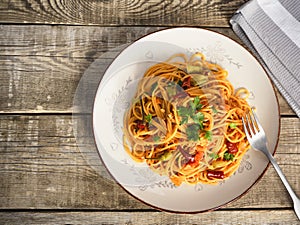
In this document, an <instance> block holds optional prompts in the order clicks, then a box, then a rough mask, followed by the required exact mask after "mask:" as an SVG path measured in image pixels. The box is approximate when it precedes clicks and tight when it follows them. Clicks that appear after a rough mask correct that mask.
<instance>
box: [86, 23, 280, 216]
mask: <svg viewBox="0 0 300 225" xmlns="http://www.w3.org/2000/svg"><path fill="white" fill-rule="evenodd" d="M183 29H188V30H192V29H194V30H202V31H204V32H208V33H214V35H219V36H222V37H223V38H225V39H228V41H232V42H234V43H235V44H236V45H238V46H239V47H241V48H242V49H243V50H245V51H246V52H248V53H249V54H250V55H251V56H252V57H253V58H254V59H255V61H256V62H257V63H258V64H259V66H260V67H261V68H262V69H263V71H264V72H265V75H266V77H267V80H268V82H269V84H270V85H271V87H272V90H273V93H274V96H275V100H276V101H275V102H276V106H277V107H276V108H277V113H278V118H277V122H278V131H277V139H276V143H275V146H274V152H273V153H272V155H273V156H274V154H275V152H276V151H277V148H278V143H279V137H280V132H281V114H280V105H279V100H278V96H277V93H276V88H275V85H274V84H273V82H272V80H271V78H270V77H269V75H268V73H267V70H266V69H265V68H264V66H263V65H262V63H261V62H260V61H259V60H258V58H257V57H256V56H255V55H254V54H253V53H252V52H251V51H249V50H248V49H247V48H245V47H244V46H243V45H241V44H240V43H238V42H237V41H236V40H234V39H233V38H231V37H229V36H227V35H225V34H222V33H221V32H219V31H215V30H210V29H208V28H202V27H197V26H184V27H171V28H162V29H159V30H155V31H153V32H149V33H147V34H145V35H142V36H141V37H139V38H137V39H135V40H134V41H132V42H131V43H127V44H125V45H126V46H125V48H124V49H122V50H121V51H120V52H119V53H118V54H117V55H116V56H115V58H114V59H113V60H112V61H111V62H110V63H109V64H108V66H107V67H106V69H105V70H104V73H103V76H102V78H101V79H100V81H99V82H98V85H97V89H96V91H95V96H94V102H93V106H92V118H91V119H92V120H91V123H92V124H91V125H92V134H93V140H94V143H95V146H96V149H97V154H98V156H99V159H100V161H101V162H102V164H103V165H104V167H105V168H106V170H107V172H108V173H109V175H110V176H111V178H112V179H113V180H114V181H115V183H117V184H118V186H120V187H121V188H122V189H123V190H124V191H125V192H126V193H128V194H129V195H130V196H132V197H134V198H135V199H136V200H138V201H139V202H141V203H143V204H145V205H147V206H150V207H151V208H153V209H157V210H159V211H163V212H169V213H177V214H198V213H204V212H211V211H215V210H217V209H220V208H223V207H225V206H226V205H228V204H230V203H232V202H234V201H237V200H238V199H240V198H242V197H243V196H244V195H246V194H247V193H248V192H249V191H250V189H252V188H253V187H254V186H255V185H256V184H257V183H258V182H259V181H260V180H261V178H262V177H263V176H264V175H265V173H266V171H267V170H268V168H269V167H270V164H271V163H270V161H269V160H268V162H267V165H266V168H265V169H264V170H263V171H262V173H261V174H260V175H259V176H258V177H257V179H256V180H255V181H254V182H253V183H252V184H251V185H250V186H249V187H248V188H247V189H245V190H244V191H243V192H242V193H241V194H240V195H238V196H236V197H235V198H232V199H230V200H229V201H226V202H224V203H222V204H220V205H218V206H216V207H210V208H208V209H204V210H193V211H186V210H172V209H165V208H163V207H159V206H156V205H154V204H151V203H149V202H147V201H145V200H143V199H141V198H140V197H138V196H136V195H134V194H133V193H131V192H130V191H129V190H127V189H126V188H125V187H124V186H123V185H122V184H120V183H119V182H118V180H117V179H116V178H115V176H113V174H112V173H111V171H110V170H109V169H108V166H107V165H106V163H105V162H104V160H103V158H102V156H101V154H100V151H99V148H98V145H97V141H96V134H95V129H94V125H95V121H94V112H95V102H96V96H97V93H98V90H99V87H100V84H101V82H102V80H103V78H104V75H105V73H106V72H107V70H108V69H109V68H110V67H111V65H112V64H113V63H114V62H115V60H116V59H117V58H118V57H119V56H120V55H121V54H122V53H123V52H124V51H125V50H126V49H127V48H128V47H130V46H131V45H133V44H134V43H136V42H138V41H140V40H141V39H143V38H145V37H147V36H149V35H152V34H156V33H159V32H163V31H167V30H183ZM255 151H256V150H255Z"/></svg>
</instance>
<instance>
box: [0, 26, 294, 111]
mask: <svg viewBox="0 0 300 225" xmlns="http://www.w3.org/2000/svg"><path fill="white" fill-rule="evenodd" d="M160 29H164V28H163V27H118V28H116V27H81V26H79V27H77V26H63V27H61V26H15V25H3V26H0V34H1V35H0V87H1V88H0V113H22V112H27V113H29V112H30V113H47V112H51V113H55V112H57V113H70V112H72V110H73V108H72V107H73V98H74V94H75V91H76V88H77V85H78V83H79V81H80V79H81V77H82V75H83V74H84V73H85V72H86V70H87V69H88V68H89V66H90V65H91V64H92V63H93V61H95V60H96V59H98V58H99V57H103V56H104V55H105V57H106V58H105V60H104V63H103V64H102V65H100V67H99V68H100V71H102V72H104V71H105V69H106V68H107V66H108V65H109V62H110V61H111V60H113V56H116V54H117V53H118V52H114V54H111V55H107V52H108V51H112V49H116V48H118V47H119V48H120V46H123V45H126V44H128V43H131V42H133V41H135V40H137V39H138V38H140V37H142V36H144V35H146V34H149V33H152V32H154V31H157V30H160ZM211 30H213V31H216V32H219V33H222V34H224V35H226V36H228V37H230V38H232V39H234V40H236V41H238V42H239V40H238V38H237V37H236V36H235V34H234V33H233V32H232V30H231V29H229V28H214V29H211ZM102 72H99V76H101V73H102ZM278 96H279V104H280V108H281V114H282V115H294V112H293V111H292V110H291V108H290V107H289V106H288V104H287V103H286V101H285V100H284V99H283V98H282V97H281V95H280V94H278Z"/></svg>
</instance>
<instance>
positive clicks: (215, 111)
mask: <svg viewBox="0 0 300 225" xmlns="http://www.w3.org/2000/svg"><path fill="white" fill-rule="evenodd" d="M211 109H212V111H213V113H214V114H217V113H218V110H217V109H216V107H214V106H212V107H211Z"/></svg>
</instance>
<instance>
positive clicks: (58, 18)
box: [0, 0, 300, 224]
mask: <svg viewBox="0 0 300 225" xmlns="http://www.w3.org/2000/svg"><path fill="white" fill-rule="evenodd" d="M245 2H246V0H233V1H227V0H211V1H188V0H180V1H179V0H173V1H171V0H163V1H162V0H151V1H147V0H140V1H138V0H135V1H134V0H132V1H129V0H126V1H125V0H120V1H116V0H115V1H114V0H110V1H109V0H98V1H96V0H93V1H83V0H69V1H58V0H43V1H42V0H2V1H1V2H0V22H1V26H0V208H1V209H0V210H1V211H0V224H36V223H38V224H299V221H298V220H297V218H296V216H295V214H294V212H293V209H292V202H291V199H290V198H289V196H288V194H287V192H286V190H285V188H284V186H283V185H282V183H281V181H280V180H279V178H278V176H277V174H276V172H275V171H274V169H273V168H272V167H269V168H268V170H267V172H266V174H265V175H264V176H263V178H262V179H261V180H260V181H259V182H258V183H257V184H256V185H255V186H254V187H253V188H252V189H251V190H250V191H249V192H248V193H247V194H246V195H245V196H243V197H242V198H240V199H239V200H237V201H235V202H232V203H231V204H229V205H227V206H226V207H224V208H222V209H219V210H217V211H213V212H207V213H202V214H192V215H189V214H170V213H165V212H160V211H158V210H155V209H152V208H150V207H149V206H146V205H144V204H143V203H141V202H139V201H138V200H136V199H135V198H133V197H132V196H130V195H128V194H127V193H126V192H125V191H124V190H123V189H122V188H121V187H119V186H118V185H117V184H114V183H109V182H106V181H104V179H103V178H102V177H101V176H99V175H98V173H96V172H95V171H94V169H93V167H92V166H90V165H89V164H88V163H87V162H86V161H85V159H84V157H83V156H82V154H81V152H80V150H79V148H78V146H77V144H76V139H75V137H74V134H73V125H74V124H73V122H74V121H73V120H72V112H73V97H74V93H75V90H76V87H77V85H78V82H79V81H80V79H81V77H82V75H83V73H84V71H85V70H86V69H87V68H88V67H89V66H90V64H91V63H92V62H93V61H94V60H95V59H97V58H99V57H100V56H101V55H102V54H103V53H105V52H107V51H108V50H110V49H112V48H114V47H117V46H119V45H122V44H126V43H131V42H133V41H135V40H136V39H138V38H140V37H142V36H144V35H146V34H149V33H151V32H153V31H156V30H160V29H163V28H166V27H177V26H197V27H202V28H207V29H210V30H214V31H218V32H220V33H223V34H225V35H227V36H229V37H231V38H233V39H234V40H237V41H238V42H240V40H239V39H238V38H237V37H236V36H235V34H234V33H233V32H232V30H231V28H230V26H229V23H228V21H229V19H230V17H231V16H232V15H233V13H234V12H235V11H236V10H237V9H238V8H239V7H240V6H241V5H243V4H244V3H245ZM240 43H241V42H240ZM277 94H278V98H279V103H280V110H281V134H280V140H279V144H278V149H277V152H276V154H275V158H276V160H277V161H278V163H279V164H280V166H281V168H282V170H283V172H284V173H285V174H286V176H287V178H288V180H289V181H290V183H291V186H292V187H293V188H294V189H295V190H296V193H297V194H298V195H300V179H299V172H300V122H299V118H297V116H296V115H295V114H294V112H293V111H292V110H291V108H290V107H289V106H288V104H287V103H286V101H285V100H284V99H283V98H282V97H281V96H280V94H279V93H277Z"/></svg>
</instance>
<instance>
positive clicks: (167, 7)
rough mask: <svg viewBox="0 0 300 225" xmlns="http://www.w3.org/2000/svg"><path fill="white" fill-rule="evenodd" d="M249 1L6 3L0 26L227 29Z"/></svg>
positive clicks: (0, 7) (56, 0)
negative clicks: (117, 26) (53, 25)
mask: <svg viewBox="0 0 300 225" xmlns="http://www.w3.org/2000/svg"><path fill="white" fill-rule="evenodd" d="M244 2H246V0H236V1H228V0H211V1H201V0H197V1H191V0H180V1H179V0H176V1H172V0H165V1H161V0H151V1H147V0H142V1H139V0H132V1H129V0H103V1H96V0H94V1H84V0H69V1H59V0H45V1H39V0H4V1H1V2H0V22H2V23H36V24H76V25H79V24H80V25H103V26H111V25H123V26H126V25H147V26H148V25H151V26H153V25H154V26H161V25H163V26H183V25H189V26H191V25H194V26H218V27H228V26H229V25H228V21H229V19H230V17H231V16H232V15H233V13H234V12H235V11H236V10H237V9H238V8H239V7H240V6H241V5H242V4H243V3H244Z"/></svg>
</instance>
